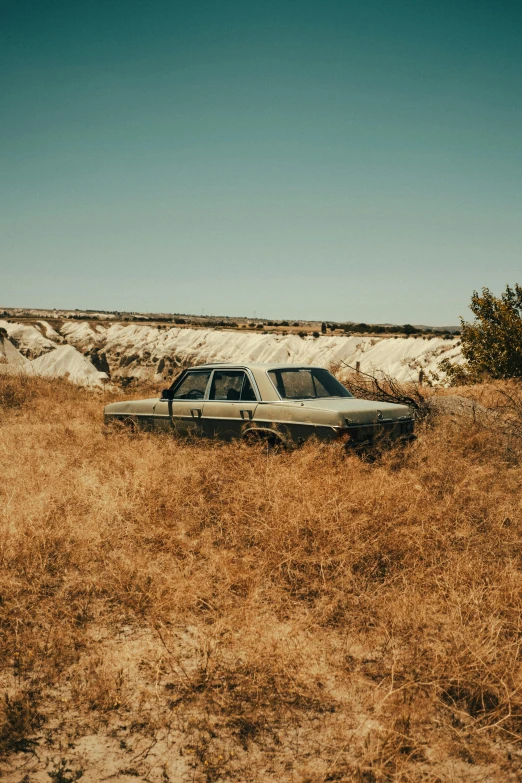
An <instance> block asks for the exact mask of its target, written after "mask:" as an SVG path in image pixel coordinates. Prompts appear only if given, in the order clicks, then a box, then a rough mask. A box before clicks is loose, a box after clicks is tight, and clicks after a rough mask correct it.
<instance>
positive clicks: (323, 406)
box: [105, 363, 414, 445]
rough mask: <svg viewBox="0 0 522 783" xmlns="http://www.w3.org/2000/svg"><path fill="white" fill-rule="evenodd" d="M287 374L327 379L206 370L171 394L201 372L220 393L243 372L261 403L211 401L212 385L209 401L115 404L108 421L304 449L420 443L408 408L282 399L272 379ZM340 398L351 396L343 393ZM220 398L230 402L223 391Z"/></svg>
mask: <svg viewBox="0 0 522 783" xmlns="http://www.w3.org/2000/svg"><path fill="white" fill-rule="evenodd" d="M286 369H297V370H319V369H320V370H321V371H322V372H323V373H324V370H323V369H322V368H315V367H306V366H304V365H282V364H258V363H249V364H212V365H203V366H200V367H197V368H192V369H191V370H189V371H185V372H183V373H181V375H180V376H179V377H178V378H177V379H176V380H175V381H174V383H173V384H172V387H171V389H170V390H168V391H169V394H171V395H174V394H176V388H179V387H180V386H181V385H182V384H183V382H184V379H186V377H187V374H188V373H190V372H194V371H195V370H198V371H210V372H211V373H212V375H211V379H212V378H220V379H221V380H220V381H218V382H217V383H216V382H214V384H215V389H217V387H218V386H219V383H221V382H222V379H223V377H224V378H225V380H226V377H227V374H228V375H229V377H230V378H232V376H233V374H234V373H235V372H237V371H240V370H241V371H245V372H246V373H247V376H248V378H249V380H250V382H251V385H252V389H253V391H254V392H255V397H256V398H257V399H256V400H255V401H254V400H253V399H250V400H246V399H245V400H239V399H223V398H219V399H217V398H216V399H209V394H210V395H211V396H214V392H212V391H211V389H212V385H213V384H212V381H211V379H210V380H209V382H208V384H207V387H206V391H205V395H204V399H179V398H178V399H176V398H174V399H164V398H160V399H152V400H132V401H125V402H121V403H112V404H111V405H108V406H107V407H106V408H105V420H106V421H110V420H113V419H121V420H124V421H129V420H130V421H132V422H133V423H136V424H137V425H138V426H140V427H144V428H145V429H154V431H157V432H161V431H163V432H172V433H173V434H179V435H202V436H206V437H211V438H214V437H217V438H220V439H223V440H232V439H234V438H242V437H245V436H247V435H248V436H250V435H252V434H254V435H258V436H263V435H266V436H270V437H271V438H273V439H276V440H278V441H280V442H282V443H283V444H286V445H295V444H299V443H302V442H304V441H306V440H308V439H309V438H311V437H316V438H317V439H319V440H324V441H330V440H335V439H338V438H339V437H342V438H343V439H344V440H345V441H349V442H351V443H352V444H353V445H357V444H361V443H365V442H371V441H374V440H375V439H376V438H377V437H379V436H380V435H388V436H390V437H391V438H392V439H394V440H395V439H397V438H400V439H406V440H407V439H412V438H413V437H414V436H413V427H414V422H413V413H412V411H411V409H410V408H408V406H406V405H399V404H395V403H385V402H374V401H369V400H361V399H358V398H355V397H352V396H348V397H342V396H337V397H315V398H313V399H309V398H305V399H286V398H282V397H281V396H280V394H279V392H278V390H277V389H276V387H275V385H274V383H272V380H271V379H270V377H269V375H268V373H269V372H270V371H271V370H286ZM228 371H230V372H228ZM218 374H219V375H218ZM278 377H280V376H278ZM318 377H319V376H318ZM330 388H331V387H330ZM181 391H183V387H182V386H181ZM283 391H284V390H283ZM340 392H342V393H345V392H344V391H343V390H340ZM166 393H167V392H166ZM219 393H220V394H222V395H223V396H226V395H225V391H223V390H221V391H220V392H219ZM236 394H237V392H236ZM241 394H243V392H241ZM216 395H217V392H216ZM229 396H230V394H229ZM253 396H254V395H253V394H251V397H253Z"/></svg>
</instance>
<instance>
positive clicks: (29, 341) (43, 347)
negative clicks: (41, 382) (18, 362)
mask: <svg viewBox="0 0 522 783" xmlns="http://www.w3.org/2000/svg"><path fill="white" fill-rule="evenodd" d="M0 329H5V330H6V332H7V335H8V337H9V339H10V340H11V342H12V343H14V345H15V346H16V347H17V348H18V350H19V351H20V353H22V354H23V355H24V356H25V357H26V358H27V359H36V357H38V356H41V355H42V354H44V353H47V351H53V350H54V349H55V348H56V342H55V341H54V340H53V339H49V337H45V336H44V335H43V334H42V333H41V332H40V331H39V330H38V329H37V328H36V327H34V326H31V324H20V323H12V322H11V321H0ZM53 331H54V329H53ZM55 334H56V332H55ZM57 337H59V336H58V335H57Z"/></svg>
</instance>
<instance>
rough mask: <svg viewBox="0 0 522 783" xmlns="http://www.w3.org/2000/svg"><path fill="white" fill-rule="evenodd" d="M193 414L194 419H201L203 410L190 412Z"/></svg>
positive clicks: (197, 409)
mask: <svg viewBox="0 0 522 783" xmlns="http://www.w3.org/2000/svg"><path fill="white" fill-rule="evenodd" d="M190 412H191V414H192V418H193V419H200V418H201V408H192V410H191V411H190Z"/></svg>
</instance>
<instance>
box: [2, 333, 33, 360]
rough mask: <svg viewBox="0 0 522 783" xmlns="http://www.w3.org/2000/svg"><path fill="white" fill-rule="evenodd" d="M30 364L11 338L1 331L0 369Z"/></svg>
mask: <svg viewBox="0 0 522 783" xmlns="http://www.w3.org/2000/svg"><path fill="white" fill-rule="evenodd" d="M0 328H1V327H0ZM28 364H29V362H28V361H27V359H26V358H25V356H22V354H21V353H20V351H19V350H18V348H15V346H14V345H13V343H12V342H11V340H10V339H9V338H8V337H6V336H5V335H4V334H3V333H2V332H1V331H0V369H4V370H5V368H7V367H9V368H16V369H20V368H23V367H26V366H27V365H28Z"/></svg>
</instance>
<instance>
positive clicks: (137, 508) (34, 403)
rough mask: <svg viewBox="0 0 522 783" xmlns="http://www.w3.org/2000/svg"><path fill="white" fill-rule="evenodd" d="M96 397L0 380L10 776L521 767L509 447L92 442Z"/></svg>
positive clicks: (369, 779) (427, 427) (516, 509)
mask: <svg viewBox="0 0 522 783" xmlns="http://www.w3.org/2000/svg"><path fill="white" fill-rule="evenodd" d="M114 394H115V393H112V395H113V396H114ZM110 395H111V393H110V392H105V393H99V394H96V393H92V392H87V391H84V390H82V389H79V388H74V387H72V386H71V385H70V384H68V383H67V382H66V381H61V382H58V381H44V380H41V379H40V380H39V379H29V380H25V381H22V380H16V379H6V378H0V455H1V456H0V460H1V463H0V471H1V473H0V476H1V481H0V513H1V515H0V557H1V570H0V662H1V663H0V691H1V701H0V776H1V775H3V779H4V780H6V781H17V782H18V781H19V782H20V783H36V782H37V781H38V782H40V781H41V782H43V781H47V783H48V782H49V781H55V783H71V782H72V781H73V780H77V779H79V777H80V776H82V780H85V781H86V782H89V783H91V782H92V783H94V782H95V781H96V782H97V781H101V780H118V781H127V783H131V781H151V783H168V781H176V783H177V782H178V781H192V783H213V782H217V781H251V782H252V783H255V782H257V781H260V782H261V783H264V782H265V781H267V782H268V781H292V783H325V782H326V781H360V782H361V783H362V782H363V781H364V782H365V783H373V782H377V781H430V782H433V783H435V781H454V782H457V781H499V782H500V781H509V780H513V781H515V780H520V779H521V776H522V692H521V688H522V672H521V665H520V664H521V644H522V614H521V609H522V559H521V540H522V496H521V486H522V462H521V457H522V445H520V446H519V444H518V442H517V441H516V440H515V441H513V439H511V440H509V439H506V438H505V437H504V436H503V435H502V436H501V435H500V434H499V432H498V431H497V430H496V429H495V428H490V427H487V426H483V425H481V424H480V423H478V422H473V420H472V419H470V418H467V417H458V416H457V417H451V416H439V417H438V418H437V419H435V420H433V419H430V418H428V419H427V420H426V421H425V422H424V423H422V424H421V425H420V426H419V429H418V434H419V439H418V441H417V443H416V444H414V446H413V447H411V448H410V449H409V450H408V451H407V452H406V453H402V452H390V453H389V454H388V455H386V456H385V457H383V458H382V459H381V460H379V461H378V462H376V463H373V464H369V463H367V462H362V461H360V460H359V459H358V458H357V457H355V456H348V457H346V456H343V455H342V454H341V453H340V452H339V451H337V450H336V449H334V448H330V447H328V448H326V447H323V446H320V445H313V444H312V445H308V446H306V447H305V448H303V449H301V450H299V451H294V452H283V453H275V454H267V453H265V452H264V451H263V450H262V449H261V448H259V449H256V448H253V447H245V446H237V445H234V444H231V445H230V444H229V445H220V444H214V443H199V444H191V443H183V442H179V441H176V440H173V439H167V438H166V437H157V436H156V437H154V436H149V435H135V436H132V435H129V434H127V433H125V432H121V433H116V434H109V435H105V434H104V433H103V430H102V423H101V410H102V406H103V404H104V402H106V401H107V400H108V398H109V397H110ZM136 396H140V393H139V391H138V392H136ZM494 396H495V395H492V394H489V397H488V395H485V394H484V393H482V400H483V401H484V400H486V398H487V399H488V400H489V399H493V397H494Z"/></svg>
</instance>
